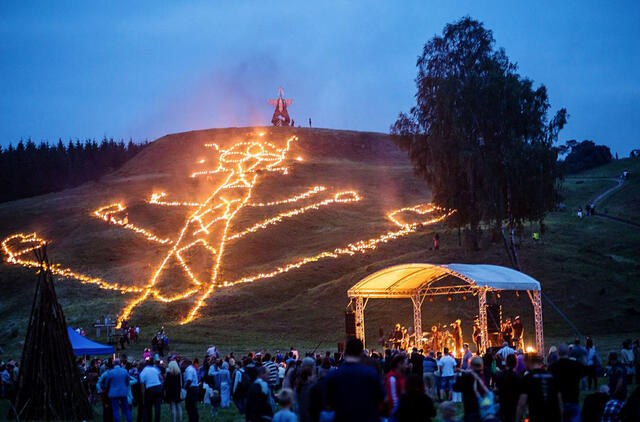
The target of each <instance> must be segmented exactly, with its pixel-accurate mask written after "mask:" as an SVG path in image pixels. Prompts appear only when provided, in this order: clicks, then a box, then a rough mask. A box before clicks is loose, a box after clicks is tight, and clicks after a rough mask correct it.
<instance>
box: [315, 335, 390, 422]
mask: <svg viewBox="0 0 640 422" xmlns="http://www.w3.org/2000/svg"><path fill="white" fill-rule="evenodd" d="M362 351H363V345H362V341H360V340H359V339H355V338H352V339H350V340H349V341H348V342H347V344H346V348H345V356H344V362H343V363H342V365H340V367H339V368H338V369H337V370H335V371H331V372H330V373H329V374H328V375H327V381H326V382H327V404H328V405H329V406H330V407H331V408H333V409H334V411H335V418H334V422H378V421H379V419H380V416H379V414H378V408H379V406H380V404H381V403H382V401H383V399H384V389H383V387H382V383H381V382H380V379H379V377H378V374H377V373H376V371H375V370H374V369H373V368H371V367H368V366H365V365H363V364H362V363H361V362H360V361H361V355H362Z"/></svg>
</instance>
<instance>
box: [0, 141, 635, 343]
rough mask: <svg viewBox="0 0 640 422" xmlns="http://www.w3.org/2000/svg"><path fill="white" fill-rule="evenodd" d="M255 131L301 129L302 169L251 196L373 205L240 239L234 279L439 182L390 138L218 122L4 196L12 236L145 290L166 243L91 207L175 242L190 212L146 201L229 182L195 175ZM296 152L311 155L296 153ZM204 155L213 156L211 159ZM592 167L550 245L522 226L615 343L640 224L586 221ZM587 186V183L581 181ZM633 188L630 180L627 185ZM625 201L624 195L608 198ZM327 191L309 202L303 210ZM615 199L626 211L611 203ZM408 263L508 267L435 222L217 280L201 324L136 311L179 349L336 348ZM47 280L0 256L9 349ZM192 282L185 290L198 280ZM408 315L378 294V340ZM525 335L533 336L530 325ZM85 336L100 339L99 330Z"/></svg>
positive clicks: (68, 308) (200, 194)
mask: <svg viewBox="0 0 640 422" xmlns="http://www.w3.org/2000/svg"><path fill="white" fill-rule="evenodd" d="M257 131H265V132H266V136H265V138H267V139H269V140H271V141H273V142H274V143H277V144H278V145H282V143H283V141H284V140H285V139H286V138H287V137H288V136H290V135H291V134H294V133H295V134H296V135H297V136H299V141H298V142H297V143H295V144H294V145H293V146H292V151H291V152H290V154H289V155H290V157H291V160H289V161H288V165H289V166H290V172H289V174H288V175H282V174H281V173H269V174H263V175H261V176H260V179H259V184H258V185H257V186H256V189H255V195H254V196H253V197H252V198H251V199H252V201H254V202H271V201H277V200H280V199H283V198H286V197H289V196H292V195H295V194H298V193H300V192H304V191H307V190H308V189H309V188H310V187H312V186H318V185H322V186H324V187H325V188H326V191H323V192H321V193H319V194H318V200H324V199H327V198H329V199H330V198H331V197H333V195H334V194H335V193H336V192H339V191H344V190H354V191H356V192H357V194H358V195H359V196H360V197H361V200H360V201H358V202H354V203H333V204H331V205H330V206H323V207H321V208H319V209H317V210H310V211H308V212H306V213H303V214H300V215H296V216H292V217H290V218H286V219H285V220H284V221H282V222H280V223H279V224H273V225H270V226H268V227H267V228H265V229H264V230H260V231H257V232H255V233H253V234H251V235H250V236H245V237H244V238H242V239H240V240H238V241H234V242H230V243H229V245H228V247H227V248H226V249H225V253H224V260H223V262H222V265H221V274H222V275H221V277H223V278H224V280H237V279H239V278H241V277H243V276H247V275H252V274H256V273H261V272H269V271H271V270H273V269H274V268H277V267H279V266H282V265H284V264H287V263H290V262H295V261H296V260H298V259H300V258H302V257H306V256H312V255H314V254H317V253H319V252H321V251H325V250H333V249H335V248H337V247H343V246H345V245H346V244H348V243H350V242H354V241H357V240H360V239H369V238H372V237H377V236H379V235H381V234H382V233H385V232H387V231H389V230H392V229H393V228H394V227H395V226H393V225H392V224H391V223H390V222H389V220H388V219H387V218H386V213H387V212H389V211H390V210H394V209H398V208H402V207H406V206H411V205H415V204H417V203H421V202H428V200H429V191H428V189H427V188H426V186H425V185H424V183H423V182H421V181H420V180H419V179H416V178H415V177H414V176H413V174H412V170H411V165H410V163H408V161H407V159H406V157H405V155H404V154H403V153H402V152H400V151H398V150H397V149H396V148H395V146H394V145H393V144H392V143H391V142H390V140H389V138H388V137H387V136H386V135H383V134H376V133H359V132H349V131H333V130H323V129H291V128H256V129H251V128H247V129H219V130H206V131H196V132H186V133H180V134H174V135H168V136H165V137H162V138H160V139H158V140H156V141H154V142H153V143H152V144H151V145H150V146H149V147H147V148H146V149H145V150H143V151H142V152H141V153H140V154H138V155H137V156H136V157H134V158H133V159H132V160H131V161H129V162H128V163H127V164H125V165H124V166H123V167H122V168H121V169H120V170H119V171H117V172H115V173H113V174H111V175H109V176H106V177H103V178H102V179H101V180H99V181H97V182H93V183H89V184H86V185H83V186H81V187H79V188H76V189H71V190H67V191H63V192H60V193H56V194H50V195H45V196H40V197H36V198H30V199H25V200H20V201H14V202H10V203H5V204H0V236H1V237H2V238H5V237H6V236H9V235H11V234H13V233H17V232H24V233H28V232H34V231H35V232H37V233H38V234H39V236H40V237H42V238H44V239H47V240H48V241H50V246H49V255H50V258H51V260H52V261H53V262H55V263H59V264H61V265H63V266H65V267H69V268H71V269H73V270H74V271H76V272H80V273H83V274H87V275H90V276H92V277H100V278H102V279H104V280H107V281H109V282H118V283H120V284H121V285H125V286H138V287H139V286H142V285H144V284H145V283H146V282H147V281H148V280H149V278H150V277H152V275H153V272H154V270H155V268H156V267H157V266H158V264H159V262H161V261H162V259H163V256H164V253H165V251H166V247H165V246H163V245H158V244H153V243H150V242H149V241H147V240H146V239H145V238H143V237H141V236H139V235H137V234H135V233H133V232H132V231H131V230H126V229H124V228H123V227H121V226H116V225H112V224H107V223H106V222H104V221H102V220H100V219H98V218H95V217H92V216H91V215H90V214H91V212H92V211H93V210H95V209H97V208H99V207H101V206H104V205H107V204H110V203H114V202H122V203H124V204H125V205H126V207H127V209H126V213H127V214H128V215H127V218H128V222H129V223H131V224H135V225H137V226H140V227H143V228H145V229H147V230H150V231H153V232H154V233H156V234H158V236H161V237H166V238H169V239H175V238H176V236H177V234H178V232H179V230H180V227H181V226H182V224H183V223H184V220H185V216H186V215H187V212H188V210H185V209H182V208H179V207H159V206H154V205H152V204H149V203H148V202H147V200H148V199H149V197H150V195H151V194H152V193H153V192H161V191H162V192H166V193H167V197H166V200H167V201H195V202H198V201H203V200H204V199H205V198H206V197H207V196H209V195H210V194H211V191H212V188H214V187H215V186H217V185H218V184H219V183H220V179H219V176H217V175H214V176H211V177H197V178H191V177H189V175H190V174H191V173H192V172H193V171H194V170H199V169H207V168H214V167H215V164H216V163H215V162H216V154H215V151H212V149H211V148H205V147H204V144H206V143H212V142H215V143H218V144H220V145H221V146H222V147H223V148H225V147H229V146H231V145H233V144H234V143H236V142H238V141H241V140H243V139H246V138H247V137H249V136H250V135H252V134H255V133H256V132H257ZM298 157H299V158H300V160H301V161H298V160H295V158H298ZM201 160H205V162H204V163H202V164H200V163H199V162H200V161H201ZM612 172H613V170H612ZM594 174H595V173H590V174H585V175H579V176H578V177H580V178H582V179H578V178H571V179H567V180H566V181H565V184H564V190H565V196H566V199H565V203H566V205H567V211H564V212H557V213H553V214H551V215H550V216H549V218H548V221H547V222H548V230H547V232H546V233H545V235H544V236H543V241H542V242H541V243H538V244H534V243H533V242H532V241H531V240H529V238H530V237H529V233H525V234H524V235H523V241H522V246H521V251H520V252H521V259H522V265H523V269H524V271H525V272H528V273H529V274H531V275H532V276H533V277H535V278H537V279H538V280H540V281H541V283H542V286H543V289H544V291H545V292H546V294H547V295H548V297H549V298H551V299H552V300H553V301H554V303H555V304H556V305H557V306H558V307H560V308H561V309H562V310H563V311H564V313H565V314H566V315H567V316H568V317H569V318H570V319H571V320H572V321H573V322H574V323H575V324H576V325H577V326H578V328H579V329H580V330H581V331H582V332H583V333H584V334H592V335H596V336H600V337H601V338H602V339H608V338H610V339H611V341H617V339H618V338H620V337H621V336H627V335H632V334H636V335H637V334H638V333H639V332H640V322H639V321H640V320H639V318H638V316H639V314H640V312H639V311H638V309H640V299H639V298H640V296H639V294H640V283H639V282H638V277H639V276H640V254H639V253H638V252H639V250H640V233H639V232H638V231H637V230H635V229H633V228H630V227H629V226H626V225H624V224H620V223H617V222H613V221H609V220H604V219H600V218H588V219H583V220H578V219H577V217H575V213H574V212H573V211H574V209H577V207H578V206H580V204H584V203H585V201H588V200H589V199H590V198H592V197H593V196H595V195H596V194H597V193H598V192H600V191H602V190H604V189H606V188H607V187H608V186H610V185H612V184H614V183H615V182H613V181H611V180H608V179H594V178H592V176H593V175H594ZM603 174H604V173H603ZM598 177H600V176H599V175H598ZM604 177H607V178H608V177H609V175H608V174H606V175H605V176H604ZM580 180H583V182H582V183H577V182H579V181H580ZM587 181H588V182H587ZM632 186H634V185H632V184H631V183H629V185H628V186H624V187H623V188H622V189H621V190H620V193H622V192H625V190H626V189H627V188H629V189H631V188H632ZM630 196H632V197H633V198H634V199H633V200H635V201H638V191H637V189H636V190H630V191H628V192H627V194H626V200H629V197H630ZM614 199H615V197H614V196H612V197H611V198H610V199H609V200H610V201H614ZM305 201H306V200H305ZM314 201H315V199H309V200H308V202H304V201H302V202H301V203H300V204H301V205H300V206H303V205H305V204H308V203H312V202H314ZM614 204H615V202H614ZM296 206H297V205H296ZM609 207H610V208H611V209H612V210H613V209H614V205H609ZM619 207H620V212H621V213H622V212H626V213H628V214H625V215H628V216H629V218H636V217H637V216H638V211H639V209H638V208H637V207H636V208H635V209H633V208H629V207H626V206H625V204H624V201H621V202H620V205H619ZM276 210H277V211H276ZM246 211H247V212H244V211H243V212H242V213H239V214H238V216H237V217H236V218H235V219H234V222H233V225H234V227H233V230H234V231H236V230H242V229H245V228H247V227H251V226H252V225H253V224H255V223H256V222H258V221H261V220H265V219H267V218H269V217H270V216H272V215H273V214H274V212H280V211H281V210H280V209H277V208H275V209H269V208H267V207H264V208H260V207H256V208H252V209H248V210H246ZM124 213H125V212H123V213H121V214H119V218H123V217H124ZM434 231H438V232H439V233H440V235H441V250H440V251H437V252H434V251H430V250H429V246H430V245H431V241H432V238H433V232H434ZM406 262H430V263H450V262H464V263H492V264H498V265H507V259H506V256H505V254H504V251H503V250H502V246H501V244H491V243H490V242H489V240H488V239H483V242H482V250H481V251H479V252H469V251H467V250H465V249H464V248H463V247H459V246H458V237H457V233H456V232H448V231H446V230H445V229H444V228H443V227H442V226H441V225H438V226H432V227H429V228H425V229H422V230H420V231H418V232H417V233H414V234H412V235H410V236H407V237H403V238H401V239H397V240H394V241H391V242H388V243H386V244H383V245H382V246H380V247H379V248H378V249H376V250H375V251H371V252H368V253H366V254H356V255H353V256H342V257H338V258H336V259H332V258H329V259H322V260H319V261H318V262H315V263H312V264H309V265H305V266H302V267H301V268H299V269H297V270H294V271H290V272H287V273H284V274H281V275H278V276H276V277H272V278H268V279H264V280H260V281H256V282H255V283H251V284H243V285H237V286H234V287H230V288H222V289H217V290H215V291H214V293H213V294H212V295H211V297H210V298H209V299H208V300H207V301H206V306H205V307H203V308H202V309H201V310H200V312H199V314H198V315H199V318H198V319H197V320H195V321H194V322H192V323H190V324H187V325H178V322H179V321H180V319H181V318H182V317H184V315H185V313H187V312H188V310H189V309H191V307H192V305H193V302H194V299H195V298H194V297H189V298H187V299H185V300H181V301H177V302H174V303H170V304H165V303H162V302H158V301H152V300H149V301H146V302H145V303H144V304H143V305H141V306H140V307H138V308H136V310H135V311H134V313H133V314H132V317H131V321H132V322H133V323H135V324H139V325H141V327H142V332H143V337H145V338H148V337H149V336H150V335H151V334H152V332H153V330H155V329H157V328H158V327H159V326H160V325H164V326H165V327H166V328H167V330H168V332H169V335H170V337H171V341H172V346H173V347H175V348H176V349H178V350H181V351H186V352H194V353H195V352H198V353H200V352H202V350H203V347H204V346H205V345H207V344H216V345H218V346H219V347H221V348H222V349H223V350H229V349H234V350H236V351H241V350H247V349H255V348H259V347H267V348H287V347H288V346H289V345H291V344H295V345H297V346H298V347H300V348H303V349H304V348H307V347H309V348H314V347H316V345H318V343H320V344H319V347H320V348H322V349H324V348H330V347H335V344H336V342H337V341H339V340H340V339H341V338H342V335H343V330H344V320H343V311H344V308H345V305H346V303H347V300H346V290H347V289H348V288H349V287H350V286H352V285H353V284H355V283H356V282H357V281H358V280H360V279H361V278H363V277H364V276H366V275H368V274H370V273H372V272H374V271H376V270H378V269H381V268H383V267H385V266H389V265H393V264H398V263H406ZM182 278H184V275H183V274H182V273H180V272H179V271H178V272H174V273H170V277H169V279H168V280H167V281H166V282H167V283H169V282H175V281H176V280H178V279H182ZM34 282H35V275H34V273H33V272H32V271H31V270H29V269H25V268H21V267H18V266H15V265H9V264H7V263H2V264H1V265H0V289H1V291H2V292H3V293H2V296H1V298H0V315H2V317H1V321H0V322H1V324H0V345H2V347H3V348H4V349H5V351H6V352H8V353H12V354H14V355H15V354H16V353H18V351H19V349H20V345H19V341H20V340H21V339H22V338H23V336H24V328H25V325H26V321H27V319H28V316H29V310H30V305H31V299H32V293H33V286H34ZM175 284H176V283H174V285H175ZM178 284H179V283H178ZM174 287H175V286H174ZM179 288H180V289H181V290H180V289H179V290H180V291H184V288H185V286H184V285H179ZM57 291H58V296H59V298H60V301H61V302H62V304H63V306H64V309H65V312H66V316H67V320H68V322H69V323H70V324H72V325H74V326H82V327H85V329H87V327H91V326H92V324H93V321H95V320H96V319H98V318H100V317H102V316H103V315H112V316H115V315H116V314H117V313H119V312H120V311H121V310H122V308H123V307H124V306H125V305H126V304H127V303H129V302H130V301H131V300H132V298H133V297H134V296H133V295H131V294H120V293H118V292H114V291H109V290H102V289H98V288H96V287H93V286H88V285H84V284H80V283H79V282H77V281H74V280H71V279H61V280H60V281H59V283H58V284H57ZM490 300H498V299H497V298H494V297H492V298H490ZM500 300H501V301H502V302H503V304H504V313H505V314H507V315H508V316H513V315H515V314H520V315H522V316H523V318H524V319H525V321H531V312H530V305H529V303H528V299H527V298H526V295H520V296H519V297H517V296H516V295H515V294H505V295H502V297H501V298H500ZM544 311H545V330H546V334H547V337H548V339H549V340H554V339H558V338H567V337H571V336H573V335H574V333H573V332H572V330H571V329H570V328H569V326H568V325H567V324H566V323H565V322H564V321H563V320H562V319H561V318H560V317H559V316H558V314H557V313H556V312H555V311H554V310H553V308H552V307H551V306H550V305H549V303H548V302H547V301H545V303H544ZM476 314H477V303H476V302H474V300H467V301H463V300H462V299H461V298H454V300H453V301H451V302H448V301H447V300H446V299H436V300H435V301H434V302H426V303H425V305H424V308H423V318H424V319H425V321H424V323H423V324H424V326H427V325H430V324H432V323H436V322H450V321H452V320H454V319H455V318H457V317H462V319H463V324H464V328H465V331H466V333H469V332H470V322H471V319H472V318H473V316H474V315H476ZM411 315H412V313H411V307H410V302H409V301H399V300H396V301H393V300H379V301H371V302H370V303H369V305H368V307H367V310H366V322H367V338H368V339H369V341H370V344H371V343H373V342H374V341H375V339H376V338H377V332H378V328H379V327H385V329H388V328H389V327H390V326H391V325H392V324H393V323H394V322H396V321H398V322H402V323H404V324H406V325H412V323H411V322H410V320H411V318H412V316H411ZM527 329H528V330H529V331H531V328H530V325H528V326H527ZM87 331H88V332H89V333H90V334H92V330H87ZM606 336H609V337H606ZM607 341H608V340H607ZM139 347H142V345H140V346H139Z"/></svg>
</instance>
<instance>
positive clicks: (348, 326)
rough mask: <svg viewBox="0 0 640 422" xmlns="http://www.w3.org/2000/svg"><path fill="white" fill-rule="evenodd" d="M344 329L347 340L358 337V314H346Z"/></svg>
mask: <svg viewBox="0 0 640 422" xmlns="http://www.w3.org/2000/svg"><path fill="white" fill-rule="evenodd" d="M344 328H345V333H346V335H347V338H348V339H349V338H354V337H355V336H356V313H355V312H353V311H346V312H345V313H344Z"/></svg>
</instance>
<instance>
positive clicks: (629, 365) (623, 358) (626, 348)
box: [620, 339, 635, 384]
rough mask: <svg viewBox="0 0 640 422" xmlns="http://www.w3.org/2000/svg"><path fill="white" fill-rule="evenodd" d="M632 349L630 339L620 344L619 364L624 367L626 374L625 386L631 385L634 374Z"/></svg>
mask: <svg viewBox="0 0 640 422" xmlns="http://www.w3.org/2000/svg"><path fill="white" fill-rule="evenodd" d="M634 358H635V356H634V355H633V347H632V343H631V339H627V340H625V341H624V342H623V343H622V350H621V351H620V363H622V364H623V365H624V369H625V371H626V373H627V384H633V374H634V373H635V367H634V360H635V359H634Z"/></svg>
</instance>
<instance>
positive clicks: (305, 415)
mask: <svg viewBox="0 0 640 422" xmlns="http://www.w3.org/2000/svg"><path fill="white" fill-rule="evenodd" d="M315 367H316V361H315V360H314V359H313V358H312V357H309V356H307V357H306V358H304V359H302V364H301V365H300V374H299V376H298V377H297V379H296V396H297V398H298V416H299V418H300V422H311V420H312V418H311V413H310V412H311V397H310V391H311V387H313V385H314V383H315Z"/></svg>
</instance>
